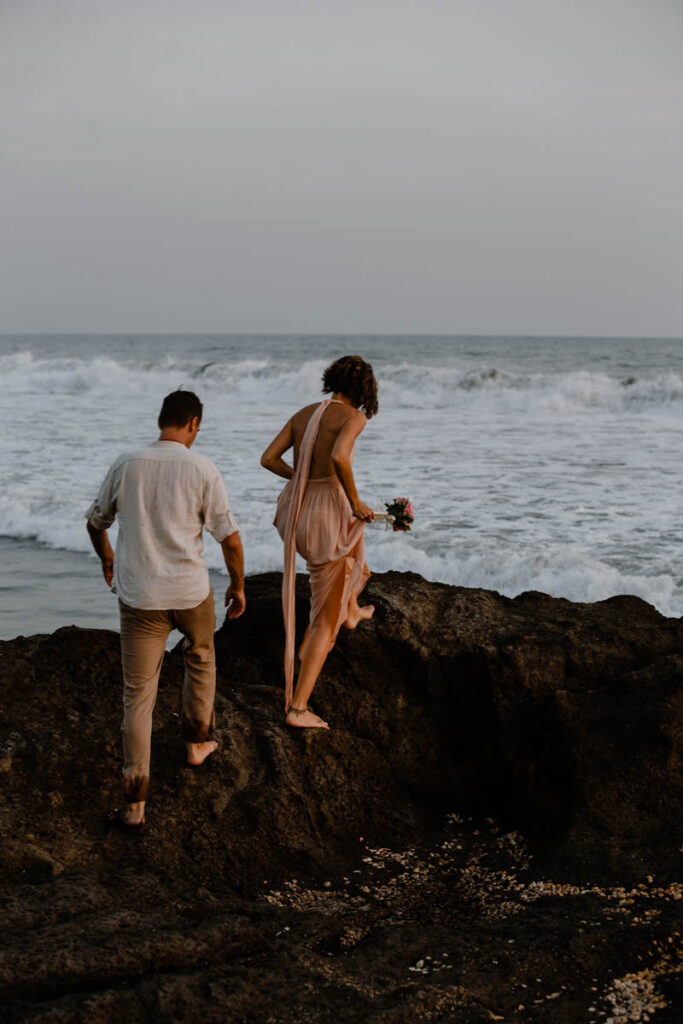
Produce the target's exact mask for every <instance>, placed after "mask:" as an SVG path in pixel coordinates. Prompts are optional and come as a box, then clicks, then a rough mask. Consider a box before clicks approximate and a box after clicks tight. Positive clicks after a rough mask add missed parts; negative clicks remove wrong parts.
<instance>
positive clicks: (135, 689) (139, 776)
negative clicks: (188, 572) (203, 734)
mask: <svg viewBox="0 0 683 1024" xmlns="http://www.w3.org/2000/svg"><path fill="white" fill-rule="evenodd" d="M119 610H120V613H121V661H122V666H123V723H122V725H121V732H122V733H123V780H124V783H123V784H124V795H125V798H126V801H127V803H128V804H129V807H128V811H127V814H126V819H125V820H126V823H127V824H137V823H138V822H139V821H140V820H141V819H142V818H143V817H144V802H145V800H146V799H147V791H148V789H149V764H150V754H151V739H152V712H153V711H154V704H155V702H156V697H157V687H158V683H159V673H160V672H161V664H162V662H163V660H164V651H165V648H166V641H167V639H168V635H169V633H170V632H171V629H172V628H173V625H172V622H171V616H170V614H169V612H166V611H144V610H143V609H141V608H131V607H130V605H127V604H124V603H123V601H119ZM131 805H135V806H131Z"/></svg>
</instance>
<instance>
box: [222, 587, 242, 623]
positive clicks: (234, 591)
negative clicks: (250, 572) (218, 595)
mask: <svg viewBox="0 0 683 1024" xmlns="http://www.w3.org/2000/svg"><path fill="white" fill-rule="evenodd" d="M225 607H226V608H227V609H228V610H227V612H226V615H225V617H226V619H239V617H240V615H242V613H243V612H244V609H245V608H246V607H247V599H246V597H245V596H244V587H239V588H238V587H232V586H230V587H228V589H227V590H226V591H225Z"/></svg>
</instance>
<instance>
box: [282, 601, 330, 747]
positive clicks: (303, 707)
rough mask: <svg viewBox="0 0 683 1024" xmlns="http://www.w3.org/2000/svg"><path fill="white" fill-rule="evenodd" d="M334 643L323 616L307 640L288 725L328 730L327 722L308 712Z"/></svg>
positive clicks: (287, 720)
mask: <svg viewBox="0 0 683 1024" xmlns="http://www.w3.org/2000/svg"><path fill="white" fill-rule="evenodd" d="M331 642H332V627H331V626H330V624H329V622H327V621H326V620H325V618H324V617H322V616H321V618H320V619H318V621H317V622H316V623H314V625H313V626H312V627H311V629H310V631H309V633H308V638H307V640H306V646H305V649H304V650H303V651H302V653H303V658H302V661H301V668H300V669H299V678H298V679H297V683H296V689H295V691H294V697H293V699H292V703H291V705H290V710H289V711H288V712H287V718H286V722H287V725H295V726H300V727H301V728H308V729H311V728H313V729H327V728H328V725H327V722H324V721H323V720H322V718H318V716H317V715H314V714H313V712H312V711H308V710H307V705H308V700H309V698H310V696H311V694H312V693H313V687H314V686H315V684H316V683H317V681H318V676H319V675H320V672H321V670H322V667H323V665H324V664H325V659H326V658H327V655H328V654H329V651H330V644H331Z"/></svg>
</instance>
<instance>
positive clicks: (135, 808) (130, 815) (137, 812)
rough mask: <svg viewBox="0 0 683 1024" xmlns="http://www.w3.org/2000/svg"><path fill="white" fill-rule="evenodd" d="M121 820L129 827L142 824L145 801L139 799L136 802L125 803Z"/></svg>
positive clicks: (143, 821)
mask: <svg viewBox="0 0 683 1024" xmlns="http://www.w3.org/2000/svg"><path fill="white" fill-rule="evenodd" d="M121 821H122V822H123V824H124V825H129V826H130V827H131V828H137V826H138V825H144V824H145V801H144V800H140V801H139V802H138V803H133V804H126V809H125V811H124V812H123V814H122V815H121Z"/></svg>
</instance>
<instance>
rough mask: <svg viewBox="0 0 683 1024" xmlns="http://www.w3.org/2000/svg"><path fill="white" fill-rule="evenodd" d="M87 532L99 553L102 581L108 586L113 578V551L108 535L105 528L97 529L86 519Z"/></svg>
mask: <svg viewBox="0 0 683 1024" xmlns="http://www.w3.org/2000/svg"><path fill="white" fill-rule="evenodd" d="M87 527H88V533H89V535H90V540H91V541H92V546H93V547H94V549H95V551H96V552H97V554H98V555H99V558H100V562H101V563H102V575H103V576H104V581H105V583H106V584H107V586H108V587H110V586H111V585H112V581H113V579H114V552H113V551H112V547H111V544H110V543H109V537H108V536H107V531H106V530H98V528H97V527H96V526H93V524H92V523H91V522H90V520H88V523H87Z"/></svg>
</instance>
